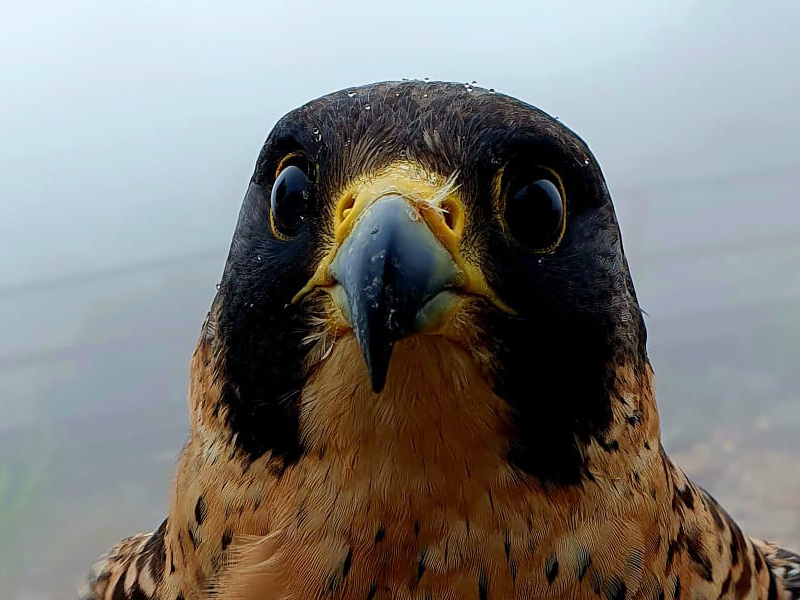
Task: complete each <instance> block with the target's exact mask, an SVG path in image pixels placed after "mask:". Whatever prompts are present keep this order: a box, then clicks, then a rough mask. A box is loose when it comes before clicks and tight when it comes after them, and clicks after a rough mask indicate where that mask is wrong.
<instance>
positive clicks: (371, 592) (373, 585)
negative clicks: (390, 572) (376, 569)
mask: <svg viewBox="0 0 800 600" xmlns="http://www.w3.org/2000/svg"><path fill="white" fill-rule="evenodd" d="M377 591H378V583H377V582H375V581H373V582H372V583H371V584H370V586H369V591H367V600H372V599H373V598H374V597H375V593H376V592H377Z"/></svg>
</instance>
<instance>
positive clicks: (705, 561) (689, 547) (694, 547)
mask: <svg viewBox="0 0 800 600" xmlns="http://www.w3.org/2000/svg"><path fill="white" fill-rule="evenodd" d="M686 551H687V552H688V553H689V558H691V559H692V562H693V563H694V570H695V571H696V572H697V573H698V574H699V575H700V577H702V578H703V579H705V580H706V581H714V573H713V571H712V565H711V559H710V558H709V557H708V555H707V554H706V551H705V547H704V546H703V541H702V539H700V535H699V533H698V534H697V535H689V536H687V537H686Z"/></svg>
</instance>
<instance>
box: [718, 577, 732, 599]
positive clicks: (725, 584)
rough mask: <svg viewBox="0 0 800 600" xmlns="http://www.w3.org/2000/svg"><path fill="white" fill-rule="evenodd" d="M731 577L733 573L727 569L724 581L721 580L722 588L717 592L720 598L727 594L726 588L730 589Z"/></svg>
mask: <svg viewBox="0 0 800 600" xmlns="http://www.w3.org/2000/svg"><path fill="white" fill-rule="evenodd" d="M731 577H733V573H732V572H730V571H728V576H727V577H726V578H725V581H723V582H722V588H721V589H720V592H719V595H720V598H721V597H722V596H724V595H725V594H727V593H728V590H729V589H731Z"/></svg>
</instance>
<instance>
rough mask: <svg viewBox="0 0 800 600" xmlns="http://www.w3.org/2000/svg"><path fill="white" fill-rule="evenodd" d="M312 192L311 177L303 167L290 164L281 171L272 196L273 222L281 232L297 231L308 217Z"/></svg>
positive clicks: (284, 233) (273, 187) (290, 232)
mask: <svg viewBox="0 0 800 600" xmlns="http://www.w3.org/2000/svg"><path fill="white" fill-rule="evenodd" d="M311 194H312V186H311V179H310V178H309V177H308V175H307V174H306V172H305V171H303V169H301V168H300V167H298V166H296V165H289V166H288V167H286V168H284V169H283V170H282V171H281V172H280V174H279V175H278V178H277V179H276V180H275V185H273V186H272V197H271V198H270V210H271V211H272V223H273V225H274V227H275V229H276V230H277V232H278V233H279V234H282V235H285V236H291V235H294V234H295V233H297V231H298V230H299V229H300V226H301V225H302V224H303V221H305V220H306V218H307V217H308V209H309V207H310V205H311Z"/></svg>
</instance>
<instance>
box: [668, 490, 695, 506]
mask: <svg viewBox="0 0 800 600" xmlns="http://www.w3.org/2000/svg"><path fill="white" fill-rule="evenodd" d="M677 501H680V502H682V503H683V505H684V506H686V508H688V509H689V510H694V492H693V491H692V486H691V485H690V484H686V487H685V488H683V489H682V490H681V489H678V488H677V487H676V488H675V496H674V497H673V498H672V509H673V510H675V508H676V502H677Z"/></svg>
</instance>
